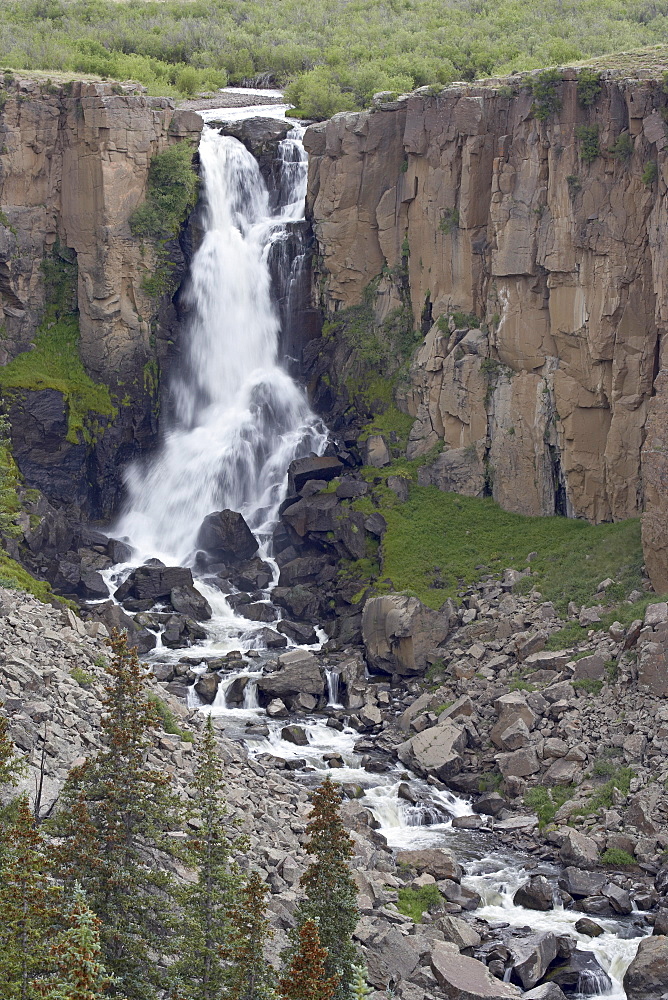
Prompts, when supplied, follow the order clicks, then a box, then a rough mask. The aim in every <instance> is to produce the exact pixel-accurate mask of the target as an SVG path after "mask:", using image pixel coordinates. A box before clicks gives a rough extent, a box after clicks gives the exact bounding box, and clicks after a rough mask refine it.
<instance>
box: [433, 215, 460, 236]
mask: <svg viewBox="0 0 668 1000" xmlns="http://www.w3.org/2000/svg"><path fill="white" fill-rule="evenodd" d="M438 228H439V229H440V230H441V232H442V233H445V235H446V236H449V235H450V233H452V232H454V231H455V229H458V228H459V209H458V208H444V209H443V211H442V212H441V221H440V223H439V225H438Z"/></svg>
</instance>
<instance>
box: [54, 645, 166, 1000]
mask: <svg viewBox="0 0 668 1000" xmlns="http://www.w3.org/2000/svg"><path fill="white" fill-rule="evenodd" d="M110 646H111V649H112V657H111V663H110V665H109V668H108V673H109V675H110V681H109V684H108V685H107V687H106V694H105V698H104V700H103V705H104V709H105V715H104V717H103V720H102V731H103V733H102V734H103V743H104V747H103V749H102V750H101V751H100V752H99V753H98V754H97V755H96V756H95V757H93V758H92V759H89V760H87V761H86V762H85V763H84V764H83V765H82V766H81V767H77V768H75V769H74V770H73V771H72V772H71V773H70V775H69V776H68V779H67V782H66V784H65V788H64V790H63V795H62V808H61V812H60V813H59V816H58V819H57V821H56V832H57V833H58V834H59V835H60V836H61V837H62V838H63V842H62V844H61V845H60V847H59V848H58V849H57V850H56V851H55V852H54V853H55V855H56V868H57V874H58V875H59V876H60V877H61V878H62V879H63V881H64V882H65V885H66V887H68V888H69V889H71V890H73V888H74V884H75V883H76V882H78V883H79V884H80V885H81V886H82V888H83V889H84V891H85V893H86V897H87V899H88V901H89V904H90V906H91V907H92V909H93V911H94V912H95V914H96V915H97V916H98V917H99V918H100V920H101V927H100V939H101V946H102V955H103V961H104V963H105V965H106V967H107V969H108V970H109V972H110V974H112V975H113V977H114V986H113V987H112V993H114V994H120V993H123V994H124V995H126V996H128V997H129V998H130V1000H148V998H150V997H153V996H154V995H155V991H154V987H155V985H156V984H157V983H158V982H159V976H158V973H157V971H156V963H155V961H154V960H153V959H152V958H150V957H149V952H150V951H151V950H155V951H158V952H164V951H165V950H168V948H167V947H166V945H167V941H168V938H169V936H170V934H171V932H172V925H173V905H172V897H173V885H172V880H171V877H170V876H169V875H168V873H167V872H166V870H165V869H164V867H161V866H160V864H159V860H158V859H156V852H161V851H162V852H164V851H169V850H170V845H169V838H167V837H166V834H167V833H168V831H170V830H173V829H174V828H175V827H176V826H177V825H178V824H179V819H180V806H179V802H178V799H177V797H176V795H175V794H174V792H173V791H172V788H171V779H170V778H169V776H168V775H167V774H165V773H163V772H160V771H157V770H155V769H153V768H151V767H149V766H147V764H146V760H145V757H146V753H147V751H148V749H149V747H150V745H151V743H152V730H153V729H154V727H155V725H156V722H157V717H156V712H155V708H154V706H153V705H152V704H151V703H150V702H149V701H148V699H147V698H146V694H145V690H144V676H143V673H142V668H141V666H140V663H139V660H138V657H137V652H136V650H135V649H129V648H128V644H127V636H126V635H125V633H123V634H121V635H119V634H114V636H113V637H112V639H111V640H110Z"/></svg>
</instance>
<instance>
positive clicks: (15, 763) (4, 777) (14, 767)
mask: <svg viewBox="0 0 668 1000" xmlns="http://www.w3.org/2000/svg"><path fill="white" fill-rule="evenodd" d="M8 729H9V726H8V723H7V719H6V718H5V716H4V715H0V793H1V798H0V860H1V858H2V852H3V848H4V846H5V843H4V837H3V836H2V834H3V832H4V828H5V827H6V826H7V825H8V824H9V823H11V822H12V820H13V819H14V818H15V812H16V810H15V805H16V800H15V797H14V795H13V793H12V792H11V791H10V789H11V788H14V787H15V786H16V785H17V784H18V779H19V776H20V774H21V772H22V771H23V769H24V764H23V761H22V760H21V758H20V757H17V755H16V753H15V752H14V744H13V743H12V741H11V739H10V737H9V732H8Z"/></svg>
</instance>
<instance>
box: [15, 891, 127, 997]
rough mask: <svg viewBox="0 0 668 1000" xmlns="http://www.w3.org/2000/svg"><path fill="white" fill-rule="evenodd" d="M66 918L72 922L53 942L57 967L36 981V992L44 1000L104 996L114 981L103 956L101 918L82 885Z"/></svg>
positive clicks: (52, 950) (53, 955)
mask: <svg viewBox="0 0 668 1000" xmlns="http://www.w3.org/2000/svg"><path fill="white" fill-rule="evenodd" d="M66 919H67V924H68V925H69V926H68V927H67V929H66V930H64V931H61V932H60V934H59V935H58V936H57V938H56V940H55V941H54V943H53V944H52V946H51V958H52V960H53V964H54V966H55V971H54V973H53V974H52V975H49V976H48V977H47V978H45V979H42V980H38V981H37V982H35V983H34V984H33V986H34V990H35V995H36V996H37V997H40V998H41V1000H103V998H104V997H107V996H108V990H109V988H110V987H111V986H112V985H113V981H112V979H111V977H110V976H108V975H107V972H106V969H105V967H104V965H103V964H102V962H101V960H100V953H101V947H100V921H99V920H98V918H97V917H96V916H95V914H94V913H93V911H92V910H91V909H90V907H89V906H88V903H87V902H86V896H85V894H84V891H83V889H82V888H81V886H79V885H77V886H75V888H74V892H73V899H72V903H71V905H70V907H69V909H68V912H67V917H66Z"/></svg>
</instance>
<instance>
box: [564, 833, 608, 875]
mask: <svg viewBox="0 0 668 1000" xmlns="http://www.w3.org/2000/svg"><path fill="white" fill-rule="evenodd" d="M598 855H599V852H598V845H597V844H596V841H595V840H592V839H591V837H587V836H586V835H585V834H584V833H580V831H579V830H571V829H568V830H567V831H566V836H565V838H564V842H563V844H562V845H561V848H560V850H559V857H560V858H561V860H562V861H563V862H564V864H566V865H575V866H576V867H577V868H593V867H594V865H596V864H598Z"/></svg>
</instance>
